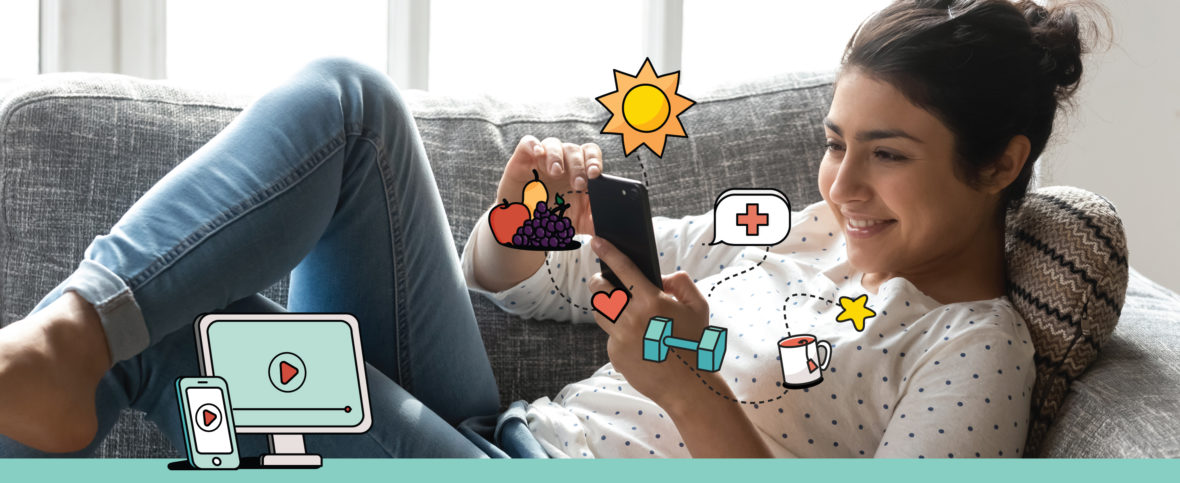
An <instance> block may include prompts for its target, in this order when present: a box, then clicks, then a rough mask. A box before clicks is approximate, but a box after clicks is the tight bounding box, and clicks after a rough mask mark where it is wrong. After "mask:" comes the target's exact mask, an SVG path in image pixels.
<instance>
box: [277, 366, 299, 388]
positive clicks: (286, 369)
mask: <svg viewBox="0 0 1180 483" xmlns="http://www.w3.org/2000/svg"><path fill="white" fill-rule="evenodd" d="M298 374H299V369H296V368H295V366H292V365H291V364H287V362H286V361H282V362H279V380H280V381H281V382H282V383H283V384H288V383H290V382H291V379H294V378H295V376H296V375H298Z"/></svg>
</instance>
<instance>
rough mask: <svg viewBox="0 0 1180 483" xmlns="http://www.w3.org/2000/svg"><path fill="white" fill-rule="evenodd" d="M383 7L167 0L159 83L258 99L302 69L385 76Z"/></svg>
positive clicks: (360, 2) (336, 1) (360, 0)
mask: <svg viewBox="0 0 1180 483" xmlns="http://www.w3.org/2000/svg"><path fill="white" fill-rule="evenodd" d="M387 5H388V3H387V1H386V0H333V1H332V2H324V1H318V0H250V1H246V2H244V1H238V0H169V1H168V3H167V10H166V18H167V21H166V32H167V35H166V37H167V51H166V54H165V65H166V66H167V68H166V77H167V78H168V79H170V80H176V81H180V82H185V83H194V84H200V85H208V86H219V87H227V88H233V89H236V90H244V91H254V92H257V91H262V90H265V89H266V88H267V87H269V86H272V85H274V84H276V83H278V82H281V81H282V80H284V79H286V78H287V76H289V75H291V74H292V73H293V72H294V71H295V70H297V69H298V68H299V67H301V66H302V65H303V64H305V63H307V62H308V61H310V60H312V59H314V58H316V57H323V56H347V57H352V58H354V59H357V60H359V61H361V62H364V63H366V64H369V65H372V66H373V67H376V68H377V69H379V70H381V71H385V62H386V45H387V40H386V30H385V24H386V21H387Z"/></svg>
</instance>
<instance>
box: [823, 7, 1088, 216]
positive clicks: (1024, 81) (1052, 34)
mask: <svg viewBox="0 0 1180 483" xmlns="http://www.w3.org/2000/svg"><path fill="white" fill-rule="evenodd" d="M1082 10H1090V11H1092V12H1095V13H1096V14H1097V18H1101V19H1104V20H1105V24H1106V25H1107V27H1108V29H1107V31H1109V30H1110V29H1109V27H1110V20H1109V17H1108V16H1107V15H1106V13H1105V11H1104V10H1103V9H1102V8H1101V7H1100V6H1098V5H1097V4H1093V3H1084V2H1074V3H1069V4H1062V5H1055V6H1051V7H1050V8H1045V7H1042V6H1040V5H1038V4H1036V3H1033V2H1032V1H1029V0H1020V1H1018V2H1016V3H1013V2H1011V1H1009V0H897V1H895V2H894V3H892V4H891V5H889V6H888V7H886V8H885V9H884V10H882V11H880V12H878V13H877V14H875V15H874V16H872V17H870V18H869V19H867V20H865V21H864V22H863V23H861V25H860V27H859V28H857V31H856V33H855V34H853V36H852V39H850V40H849V41H848V46H847V48H846V49H845V51H844V57H843V59H842V60H841V72H846V71H847V70H848V69H850V68H857V69H858V70H860V71H861V72H863V73H864V74H866V75H868V76H870V77H873V78H875V79H878V80H881V81H883V82H887V83H889V84H890V85H892V86H893V87H894V88H895V89H897V90H899V91H901V92H902V94H903V95H905V96H906V98H908V99H909V101H910V102H911V103H913V104H914V105H916V106H918V107H920V108H922V109H925V110H926V111H928V112H930V113H931V114H933V115H934V116H935V117H937V118H938V119H939V120H941V121H942V123H943V124H945V125H946V126H947V127H948V128H949V129H950V131H951V132H952V133H954V135H955V151H956V160H955V173H956V175H958V176H959V178H960V179H962V180H964V181H965V182H966V183H968V184H969V185H971V186H976V187H977V186H978V183H979V176H980V172H981V171H982V170H983V169H984V168H986V167H987V166H989V165H991V164H992V163H993V162H994V161H996V160H997V159H998V158H999V156H1000V155H1001V154H1002V153H1003V152H1004V149H1005V148H1006V147H1007V146H1008V143H1009V141H1011V140H1012V138H1013V137H1015V136H1017V135H1021V134H1023V135H1024V136H1027V137H1028V139H1029V141H1030V144H1031V149H1030V151H1029V154H1028V156H1029V157H1028V160H1027V161H1026V162H1025V164H1024V169H1023V170H1022V171H1021V172H1020V175H1019V176H1018V177H1017V178H1016V180H1015V181H1013V182H1012V184H1011V185H1009V186H1008V187H1007V188H1006V189H1005V190H1004V192H1003V194H1002V199H1001V203H1000V206H999V211H1000V214H1001V215H1002V214H1003V213H1004V211H1005V209H1006V208H1010V207H1015V206H1018V205H1019V203H1020V201H1021V200H1022V199H1023V197H1024V194H1025V192H1027V190H1028V184H1029V179H1030V178H1031V177H1032V171H1033V164H1034V163H1035V161H1036V159H1037V157H1038V156H1040V154H1041V152H1042V151H1043V150H1044V149H1045V145H1046V144H1047V142H1048V140H1049V135H1050V134H1051V133H1052V132H1053V119H1054V117H1055V116H1056V113H1057V110H1058V108H1059V107H1060V106H1062V105H1068V104H1069V102H1070V98H1071V96H1072V95H1073V94H1074V92H1075V91H1076V90H1077V88H1078V84H1079V82H1080V80H1081V77H1082V54H1083V53H1085V52H1087V51H1088V50H1089V48H1090V45H1088V43H1087V42H1086V41H1084V40H1083V37H1082V36H1083V32H1082V31H1083V27H1084V25H1083V24H1082V20H1083V19H1084V18H1085V15H1083V13H1084V12H1082ZM1088 26H1089V27H1090V29H1089V31H1090V33H1092V34H1094V35H1095V38H1097V37H1096V36H1097V35H1098V34H1099V33H1100V32H1099V30H1098V28H1097V24H1096V23H1094V22H1093V21H1091V23H1089V24H1088Z"/></svg>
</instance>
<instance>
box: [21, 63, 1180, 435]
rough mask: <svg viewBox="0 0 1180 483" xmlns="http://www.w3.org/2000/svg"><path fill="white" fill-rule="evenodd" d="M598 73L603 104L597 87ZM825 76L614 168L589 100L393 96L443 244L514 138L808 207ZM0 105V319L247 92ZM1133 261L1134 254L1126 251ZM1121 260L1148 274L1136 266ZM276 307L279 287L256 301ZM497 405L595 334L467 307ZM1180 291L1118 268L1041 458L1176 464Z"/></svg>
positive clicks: (111, 78) (719, 105)
mask: <svg viewBox="0 0 1180 483" xmlns="http://www.w3.org/2000/svg"><path fill="white" fill-rule="evenodd" d="M612 87H613V86H611V85H609V78H607V79H606V80H604V85H603V92H601V93H587V94H595V95H597V94H602V93H606V92H608V91H609V90H611V88H612ZM831 89H832V75H831V73H793V74H784V75H781V76H777V77H773V78H766V79H760V80H756V81H751V82H747V83H742V84H734V85H730V86H727V87H724V88H718V89H716V90H711V91H707V92H682V94H684V95H686V96H688V97H691V98H693V99H694V100H696V101H697V104H696V105H695V106H693V107H692V108H691V109H689V110H688V111H687V112H686V113H685V114H683V115H682V116H681V120H682V122H683V123H684V125H685V127H686V130H687V132H688V134H689V137H688V138H687V139H683V138H670V139H669V144H668V147H667V148H666V151H665V153H664V156H663V157H662V158H657V157H655V156H652V155H650V154H649V153H647V151H644V150H640V151H637V153H639V154H638V155H637V154H635V153H633V154H632V156H630V157H624V156H623V153H622V146H621V142H620V140H619V139H618V138H617V137H615V136H608V135H603V134H600V133H599V131H600V130H601V129H602V126H603V124H604V123H605V121H606V119H607V117H608V113H607V112H606V111H605V110H604V109H603V108H602V107H601V106H600V105H598V103H596V102H595V101H594V100H593V98H592V97H589V96H587V97H576V98H574V97H571V98H568V99H564V100H560V101H554V102H546V103H534V104H524V103H510V102H506V101H504V100H501V99H497V98H489V97H453V96H439V95H432V94H429V93H423V92H413V91H411V92H406V93H405V96H406V97H407V99H408V101H409V102H410V104H411V105H412V106H413V108H414V110H415V115H416V118H417V121H418V126H419V129H420V131H421V133H422V137H423V140H424V142H425V144H426V150H427V152H428V154H429V156H430V160H431V164H432V165H433V168H434V171H435V176H436V179H437V181H438V186H439V190H440V192H441V194H442V198H443V200H444V202H445V204H446V209H447V215H448V217H449V220H450V224H451V230H452V233H453V235H454V241H455V246H456V250H458V249H459V248H461V247H462V246H463V243H464V242H465V241H466V239H467V236H468V234H469V233H470V231H471V227H472V226H473V225H474V223H475V221H476V219H477V217H478V216H480V215H481V214H482V213H483V210H484V209H485V208H486V207H487V206H489V205H490V204H491V203H492V202H493V201H494V200H493V199H492V196H493V194H494V193H495V188H496V182H497V181H498V180H499V177H500V170H501V168H502V167H503V165H504V162H505V161H506V160H507V159H508V157H509V155H510V153H511V150H512V149H513V148H514V146H515V144H516V142H517V140H519V139H520V137H521V136H523V135H525V134H533V135H536V136H538V137H541V138H544V137H546V136H557V137H559V138H562V139H564V140H570V141H574V142H587V141H594V142H597V143H599V144H600V145H601V146H602V147H603V149H604V152H605V159H606V171H607V172H610V173H613V174H618V175H622V176H627V177H630V178H635V179H645V180H646V181H647V182H648V184H649V186H650V192H651V202H652V209H653V212H654V214H657V215H664V216H683V215H688V214H699V213H703V212H705V211H707V210H708V209H710V208H711V207H712V202H713V199H714V197H715V196H716V195H717V194H718V193H720V192H721V191H723V190H724V189H726V188H729V187H739V186H758V187H776V188H779V189H780V190H782V191H783V192H784V193H786V194H787V195H788V197H789V198H790V200H791V202H792V205H793V206H794V207H795V209H799V208H801V207H803V206H805V205H806V204H809V203H812V202H814V201H818V200H819V199H820V197H819V193H818V192H817V189H816V181H815V176H816V169H817V166H818V163H819V160H820V158H821V153H822V147H821V146H822V144H823V141H824V138H823V130H822V127H821V124H820V121H821V119H822V118H823V116H824V114H825V113H826V111H827V105H828V103H829V102H830V99H831ZM2 96H3V97H2V98H0V99H2V100H0V217H2V222H0V223H2V225H0V230H2V236H0V311H2V313H0V324H7V323H10V322H12V321H14V320H17V319H19V318H21V317H23V316H24V315H25V314H26V313H27V311H28V310H29V309H31V308H32V307H33V305H34V304H35V303H36V302H37V301H38V300H39V298H40V297H41V296H42V295H43V294H44V293H45V292H46V291H48V290H49V289H50V288H52V287H53V286H54V285H55V284H56V283H57V282H58V281H60V280H61V279H62V278H63V277H65V276H66V275H67V274H69V273H70V272H71V271H72V270H73V268H74V267H75V266H76V264H77V262H78V260H79V259H80V258H81V256H82V252H83V249H84V248H85V247H86V245H87V244H88V243H89V242H90V240H91V239H92V238H93V237H95V236H97V235H99V234H102V233H104V232H105V231H106V229H107V228H108V227H109V226H111V225H112V224H113V223H114V222H115V221H116V220H117V219H118V217H119V216H120V215H121V214H122V213H123V212H124V211H125V210H126V209H127V208H128V207H129V206H130V205H131V204H132V203H133V202H134V201H135V200H136V199H137V198H138V197H139V196H140V195H141V194H142V193H143V192H144V191H146V190H147V189H148V187H149V186H151V185H152V184H153V183H154V182H155V181H156V180H157V179H159V178H160V177H161V176H162V175H163V174H164V173H166V172H167V171H168V170H169V169H171V168H172V167H173V166H174V165H176V164H177V163H179V162H180V161H182V160H183V159H185V158H186V157H187V156H188V155H189V154H190V153H192V152H193V151H195V150H196V149H197V148H198V147H200V146H201V145H202V144H203V143H205V142H206V141H207V140H208V139H210V138H211V137H213V136H214V135H216V134H217V132H218V131H219V130H221V129H222V128H223V127H224V126H225V125H226V124H228V123H229V122H230V121H231V120H232V119H233V118H234V117H235V116H236V115H237V114H238V113H239V112H240V110H241V109H242V108H243V107H244V106H246V105H247V104H248V103H249V102H250V100H251V99H249V98H248V97H246V96H243V95H241V94H234V93H229V92H216V91H208V90H202V89H197V88H193V87H183V86H180V85H176V84H172V83H168V82H159V81H146V80H142V79H137V78H132V77H126V76H118V75H108V74H78V73H72V74H50V75H43V76H39V77H36V78H31V79H27V80H25V81H21V82H19V83H18V84H16V85H13V86H10V87H9V88H8V90H7V92H6V93H3V94H2ZM1132 256H1133V254H1132ZM1132 261H1133V262H1139V263H1149V262H1150V261H1147V260H1142V261H1141V260H1134V259H1132ZM264 293H265V294H266V295H267V296H269V297H271V298H272V299H274V300H276V301H278V302H280V303H285V301H286V284H285V282H283V283H279V284H277V285H275V286H273V287H271V288H269V289H267V290H266V291H265V292H264ZM473 302H474V304H475V310H476V313H477V316H478V318H479V321H480V328H481V331H482V335H483V337H484V341H485V343H486V345H487V347H488V350H489V353H490V357H491V361H492V365H493V367H494V370H495V374H496V377H497V381H498V383H499V386H500V392H501V398H502V401H503V403H504V404H507V403H509V402H511V401H513V400H516V399H526V400H532V399H534V398H537V397H539V396H543V395H552V394H554V393H556V392H557V391H558V390H559V389H560V388H561V387H562V386H563V385H564V384H566V383H568V382H572V381H575V380H579V379H581V378H583V377H585V376H587V375H589V374H590V373H591V372H592V371H593V370H594V369H595V368H597V367H598V366H600V365H601V364H603V363H605V362H606V350H605V344H604V342H605V338H604V336H603V334H602V333H601V331H599V330H598V329H597V327H596V326H594V325H592V324H590V325H571V324H568V323H560V322H554V321H530V320H520V319H518V318H515V317H512V316H509V315H507V314H505V313H504V312H502V311H500V310H498V309H497V308H495V307H494V306H493V305H492V304H491V303H489V302H488V301H487V300H484V299H482V298H481V297H473ZM1178 310H1180V296H1178V295H1177V294H1176V293H1174V292H1172V291H1169V290H1167V289H1165V288H1163V287H1161V286H1159V285H1158V284H1155V283H1153V282H1152V281H1151V280H1149V279H1147V278H1146V277H1144V276H1142V275H1141V274H1140V273H1138V272H1137V271H1135V270H1134V269H1132V270H1131V278H1130V285H1129V287H1128V289H1127V296H1126V302H1125V305H1124V307H1123V311H1122V317H1121V320H1120V322H1119V324H1118V327H1117V329H1116V331H1115V333H1114V337H1113V339H1112V340H1111V341H1110V342H1109V343H1108V344H1107V345H1106V346H1105V347H1104V348H1103V350H1102V352H1101V355H1100V358H1099V359H1098V361H1097V362H1096V363H1094V364H1093V365H1092V366H1091V368H1090V369H1089V370H1088V371H1087V372H1086V373H1085V374H1084V375H1083V376H1082V377H1081V378H1080V379H1078V380H1077V381H1075V382H1074V383H1073V385H1072V387H1071V392H1070V394H1069V396H1068V397H1067V399H1066V400H1065V403H1064V406H1063V409H1062V410H1061V412H1060V413H1059V415H1058V421H1057V422H1056V423H1055V424H1054V425H1053V427H1052V429H1051V430H1050V432H1049V435H1048V436H1047V438H1046V440H1045V444H1044V445H1043V450H1042V451H1041V452H1040V454H1039V455H1030V456H1047V457H1102V458H1108V457H1177V456H1180V314H1178V313H1177V311H1178ZM0 390H3V388H0ZM97 455H98V456H103V457H177V456H179V455H180V452H178V451H177V449H176V448H173V447H172V446H171V445H170V444H169V443H168V441H167V440H166V439H164V438H163V437H162V436H161V434H160V433H159V431H158V430H156V428H155V427H154V425H153V424H152V423H150V422H147V421H146V420H145V419H144V418H143V415H142V413H138V412H136V411H133V410H126V411H124V414H123V415H122V417H121V419H120V422H119V424H118V425H117V426H116V427H115V429H114V430H113V431H112V432H111V433H110V434H109V435H107V436H106V439H105V441H104V442H103V444H102V446H101V447H100V448H99V450H98V453H97Z"/></svg>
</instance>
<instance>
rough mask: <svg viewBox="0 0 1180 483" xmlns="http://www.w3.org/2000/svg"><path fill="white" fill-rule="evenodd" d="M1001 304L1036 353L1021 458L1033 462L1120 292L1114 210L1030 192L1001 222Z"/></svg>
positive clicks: (1074, 194) (1118, 227)
mask: <svg viewBox="0 0 1180 483" xmlns="http://www.w3.org/2000/svg"><path fill="white" fill-rule="evenodd" d="M1007 224H1008V226H1007V230H1006V233H1005V245H1006V246H1005V251H1006V252H1007V264H1008V298H1010V299H1011V300H1012V304H1013V305H1014V306H1015V307H1016V310H1017V311H1018V312H1020V314H1021V315H1022V316H1023V317H1024V319H1025V321H1026V322H1027V323H1028V328H1029V332H1030V333H1031V335H1032V338H1033V346H1034V347H1035V348H1036V356H1035V362H1036V369H1037V379H1036V384H1035V385H1034V388H1033V398H1032V409H1031V413H1030V424H1029V434H1028V440H1027V441H1026V442H1025V452H1024V454H1025V455H1026V456H1027V455H1033V456H1035V455H1037V454H1038V453H1039V451H1040V448H1039V446H1040V443H1041V440H1042V439H1043V438H1044V436H1045V433H1046V432H1047V431H1048V429H1049V426H1050V425H1051V424H1052V423H1053V420H1054V417H1055V416H1056V414H1057V410H1058V409H1059V408H1060V407H1061V404H1062V401H1063V400H1064V399H1065V395H1066V393H1067V391H1068V390H1069V384H1070V382H1071V381H1073V380H1074V379H1075V378H1077V377H1078V376H1080V375H1081V374H1082V372H1084V371H1085V370H1086V368H1087V367H1088V366H1089V365H1090V363H1091V362H1093V361H1094V359H1096V358H1097V357H1098V349H1099V348H1100V347H1101V346H1102V344H1103V343H1105V342H1106V341H1107V340H1108V339H1110V336H1111V333H1113V332H1114V327H1115V324H1116V323H1118V320H1119V313H1120V311H1121V310H1122V306H1123V298H1124V295H1125V294H1126V291H1127V276H1128V272H1127V271H1128V265H1127V239H1126V236H1125V235H1124V233H1123V224H1122V221H1121V220H1120V219H1119V217H1118V215H1117V214H1116V213H1115V208H1114V205H1113V204H1111V203H1110V202H1109V201H1107V200H1106V199H1105V198H1103V197H1101V196H1099V195H1097V194H1094V193H1091V192H1089V191H1086V190H1083V189H1079V188H1073V187H1068V186H1052V187H1047V188H1041V189H1038V190H1035V191H1033V192H1030V193H1029V194H1028V195H1027V196H1026V198H1025V199H1024V203H1023V204H1022V205H1021V206H1020V207H1019V208H1018V209H1016V210H1015V211H1013V212H1010V213H1009V214H1008V220H1007Z"/></svg>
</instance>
